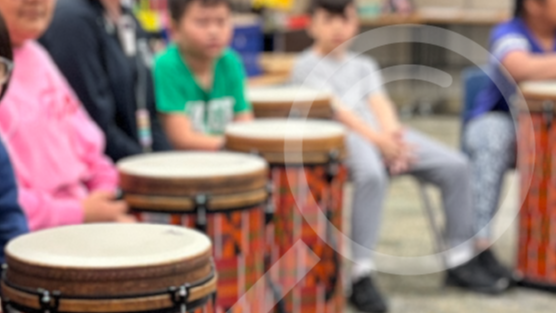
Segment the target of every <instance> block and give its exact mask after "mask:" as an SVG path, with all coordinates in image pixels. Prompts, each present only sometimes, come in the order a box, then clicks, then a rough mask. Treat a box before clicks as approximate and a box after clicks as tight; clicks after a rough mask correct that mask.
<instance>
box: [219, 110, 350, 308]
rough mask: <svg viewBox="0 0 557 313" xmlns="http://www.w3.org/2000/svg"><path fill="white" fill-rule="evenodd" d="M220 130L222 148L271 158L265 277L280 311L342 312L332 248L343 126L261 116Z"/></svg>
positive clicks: (336, 247)
mask: <svg viewBox="0 0 557 313" xmlns="http://www.w3.org/2000/svg"><path fill="white" fill-rule="evenodd" d="M304 124H306V126H304ZM304 129H307V130H310V129H311V131H308V132H307V133H306V132H304ZM289 130H292V132H290V131H289ZM226 134H227V145H228V148H229V149H231V150H235V151H249V150H251V151H258V152H259V153H260V154H261V155H262V156H264V157H265V158H266V159H267V160H268V161H269V163H270V164H271V180H272V182H273V187H274V188H273V190H274V191H273V199H274V204H275V207H276V212H275V215H274V223H272V224H271V226H270V227H271V228H272V229H271V230H270V231H269V233H270V234H269V236H268V240H267V251H268V253H269V256H270V258H269V259H270V261H271V262H270V264H268V266H269V267H271V268H272V270H271V273H270V274H271V277H272V280H273V281H274V282H277V283H279V285H280V286H281V288H282V289H283V290H285V291H288V293H286V296H285V298H284V299H283V302H284V308H285V309H286V312H304V313H305V312H319V313H322V312H344V295H343V290H342V283H341V281H340V270H341V256H340V255H339V253H338V252H337V251H340V249H341V248H342V242H341V236H340V235H339V232H340V231H341V229H342V202H343V197H342V196H343V187H344V182H345V180H346V177H347V171H346V169H345V168H344V167H343V166H342V165H341V164H340V163H339V162H340V160H341V158H342V155H343V153H344V130H343V129H342V128H341V127H339V126H337V125H336V124H334V123H330V122H316V121H307V122H303V121H300V122H294V123H292V122H286V121H280V120H268V121H263V120H262V121H256V122H254V123H251V125H250V124H242V125H240V124H238V125H233V126H231V127H230V128H229V129H228V131H227V133H226ZM254 134H258V136H257V137H254ZM298 144H300V145H298ZM296 151H299V152H296ZM300 242H302V243H304V245H299V243H300ZM308 248H309V252H308ZM292 256H294V257H292ZM308 269H309V272H308V271H307V270H308Z"/></svg>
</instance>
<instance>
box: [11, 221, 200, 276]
mask: <svg viewBox="0 0 557 313" xmlns="http://www.w3.org/2000/svg"><path fill="white" fill-rule="evenodd" d="M210 249H211V242H210V241H209V238H208V237H207V236H205V235H203V234H201V233H199V232H197V231H194V230H190V229H187V228H183V227H174V226H165V225H147V224H138V225H127V224H124V225H114V224H100V225H82V226H68V227H61V228H55V229H50V230H45V231H40V232H36V233H32V234H28V235H25V236H22V237H19V238H17V239H15V240H14V241H12V242H10V243H9V244H8V246H7V247H6V254H7V255H8V256H9V257H10V258H12V259H15V260H18V261H19V262H22V263H25V264H30V265H38V266H43V267H53V268H75V269H99V270H100V269H122V268H137V267H150V266H158V265H161V264H168V263H174V262H181V261H184V260H191V259H194V258H198V257H200V256H202V255H204V254H207V253H208V252H209V251H210Z"/></svg>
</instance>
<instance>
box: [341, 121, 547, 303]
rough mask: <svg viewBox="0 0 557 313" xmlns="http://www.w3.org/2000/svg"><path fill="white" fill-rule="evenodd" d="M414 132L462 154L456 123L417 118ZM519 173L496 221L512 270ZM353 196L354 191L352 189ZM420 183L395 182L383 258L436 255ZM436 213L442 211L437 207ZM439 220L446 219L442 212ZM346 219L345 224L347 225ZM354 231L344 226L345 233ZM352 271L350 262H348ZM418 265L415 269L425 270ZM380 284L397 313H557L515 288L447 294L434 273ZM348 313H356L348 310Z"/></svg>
mask: <svg viewBox="0 0 557 313" xmlns="http://www.w3.org/2000/svg"><path fill="white" fill-rule="evenodd" d="M407 124H408V125H409V126H410V127H413V128H415V129H418V130H420V131H422V132H424V133H427V134H429V135H431V136H433V137H435V138H436V139H438V140H439V141H441V142H444V143H446V144H447V145H449V146H451V147H455V149H456V148H458V144H459V136H460V129H459V122H458V119H457V118H453V117H435V118H431V117H430V118H415V119H412V120H409V121H407ZM515 180H516V174H515V173H512V172H511V173H509V175H508V177H507V179H506V187H505V192H504V195H503V196H504V197H503V198H504V201H503V205H502V208H501V210H500V215H499V216H498V219H497V225H496V233H498V234H500V239H499V240H498V241H497V243H496V245H495V250H496V252H497V254H498V255H499V257H500V259H501V260H502V261H503V262H505V263H506V264H508V265H509V266H511V265H512V264H513V260H514V257H515V248H514V247H515V238H516V226H515V225H516V224H515V219H514V217H515V216H516V214H517V208H518V206H517V200H515V199H514V198H515V195H516V194H517V188H516V186H515V185H514V183H515ZM346 192H347V193H346V194H347V195H349V194H350V186H348V187H347V191H346ZM428 193H429V194H431V196H432V198H433V199H436V200H437V199H438V198H439V197H438V193H437V191H436V190H434V189H432V190H428ZM421 203H422V201H421V198H420V194H419V189H418V188H417V185H416V182H415V181H414V180H413V179H412V178H408V177H401V178H396V179H394V180H393V182H392V187H391V189H390V194H389V197H388V200H387V203H386V207H385V213H384V220H383V226H382V229H381V239H380V243H379V246H378V252H381V253H384V254H388V255H393V256H404V257H411V256H423V255H428V254H431V253H432V252H433V251H434V240H433V237H432V233H431V231H430V227H429V222H428V219H427V217H426V215H425V211H424V210H423V209H422V207H421ZM345 206H346V209H345V214H346V215H347V216H349V214H350V210H349V208H350V197H346V205H345ZM435 207H436V208H439V203H438V201H436V203H435ZM436 217H437V218H439V221H441V220H440V218H442V213H441V211H440V210H436ZM346 221H347V218H345V222H346ZM348 228H349V225H348V224H347V223H345V230H347V229H348ZM346 263H348V264H347V267H349V266H350V262H346ZM427 265H428V264H416V265H414V267H415V268H414V269H415V270H416V269H417V270H420V266H427ZM397 266H399V267H400V264H396V262H395V263H392V262H385V264H381V263H380V262H378V267H380V268H383V269H385V270H386V271H389V272H393V271H395V270H397V268H396V267H397ZM376 281H377V283H378V285H379V286H380V288H381V290H382V291H383V293H384V294H385V296H386V297H387V298H388V301H389V305H390V312H392V313H399V312H400V313H402V312H411V313H421V312H423V313H453V312H455V313H457V312H505V313H515V312H516V313H529V312H532V313H544V312H548V313H549V312H555V311H556V302H555V294H551V293H548V292H541V291H533V290H530V289H523V288H515V289H513V290H511V291H510V292H508V293H506V294H505V295H503V296H497V297H494V296H482V295H477V294H473V293H469V292H464V291H460V290H455V289H450V288H449V289H447V288H443V283H442V282H443V274H442V273H435V274H428V275H421V276H404V275H392V274H384V273H379V274H378V275H377V278H376ZM347 312H349V313H356V311H354V310H353V309H352V308H350V307H348V309H347Z"/></svg>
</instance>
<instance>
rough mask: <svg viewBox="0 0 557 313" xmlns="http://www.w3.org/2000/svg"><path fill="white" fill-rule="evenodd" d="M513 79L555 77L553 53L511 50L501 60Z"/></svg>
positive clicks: (524, 79)
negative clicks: (541, 53)
mask: <svg viewBox="0 0 557 313" xmlns="http://www.w3.org/2000/svg"><path fill="white" fill-rule="evenodd" d="M501 63H502V64H503V66H504V67H505V68H506V69H507V71H508V72H509V74H511V76H512V77H513V78H514V80H515V81H517V82H521V81H526V80H547V79H555V66H556V62H555V54H554V53H553V54H543V55H540V54H533V53H530V52H527V51H519V50H517V51H513V52H510V53H508V54H507V55H506V56H505V57H504V58H503V60H502V61H501Z"/></svg>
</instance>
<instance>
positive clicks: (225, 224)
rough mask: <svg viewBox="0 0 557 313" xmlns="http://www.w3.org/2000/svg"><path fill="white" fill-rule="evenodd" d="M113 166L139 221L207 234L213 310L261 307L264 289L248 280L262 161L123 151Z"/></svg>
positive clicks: (258, 258) (260, 236) (258, 272)
mask: <svg viewBox="0 0 557 313" xmlns="http://www.w3.org/2000/svg"><path fill="white" fill-rule="evenodd" d="M118 169H119V171H120V178H121V185H122V190H123V191H124V198H125V200H126V201H127V203H128V204H129V205H130V207H131V208H132V210H133V211H134V212H135V213H136V214H137V216H138V218H139V220H140V221H141V222H146V223H161V224H171V225H181V226H184V227H195V228H197V229H199V230H201V231H204V232H205V233H206V234H207V235H208V236H209V238H211V240H212V242H213V256H214V259H215V264H216V267H217V271H218V273H219V282H218V290H219V292H218V297H217V311H218V312H228V311H229V310H231V309H232V308H233V309H234V311H236V312H261V311H263V310H261V309H260V308H261V306H262V305H264V298H265V296H264V293H265V288H261V285H259V284H258V286H259V287H257V288H256V287H254V286H255V284H256V282H257V281H258V280H259V279H260V278H261V277H262V276H263V274H264V250H263V249H264V232H265V207H264V206H265V204H266V201H267V199H268V192H267V190H268V171H269V170H268V165H267V163H266V162H265V160H263V159H262V158H259V157H256V156H250V155H244V154H238V153H187V152H183V153H181V152H176V153H160V154H151V155H144V156H136V157H131V158H128V159H125V160H122V161H121V162H120V163H118ZM252 287H253V288H252ZM263 287H264V286H263ZM247 291H250V292H249V293H247V294H246V292H247ZM244 295H245V297H244ZM239 301H240V302H239Z"/></svg>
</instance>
